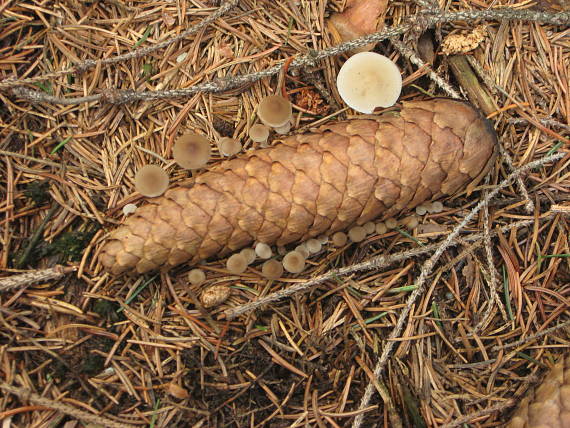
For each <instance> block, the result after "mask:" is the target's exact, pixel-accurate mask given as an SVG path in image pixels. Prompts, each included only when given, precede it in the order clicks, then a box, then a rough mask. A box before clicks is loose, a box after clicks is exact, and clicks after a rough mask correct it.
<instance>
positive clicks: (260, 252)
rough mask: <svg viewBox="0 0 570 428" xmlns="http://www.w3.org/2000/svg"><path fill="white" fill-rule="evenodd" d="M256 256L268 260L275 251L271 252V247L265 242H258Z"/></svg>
mask: <svg viewBox="0 0 570 428" xmlns="http://www.w3.org/2000/svg"><path fill="white" fill-rule="evenodd" d="M255 254H257V256H258V257H259V258H262V259H268V258H270V257H271V256H272V255H273V251H271V247H270V246H269V245H267V244H265V243H263V242H258V243H257V244H256V245H255Z"/></svg>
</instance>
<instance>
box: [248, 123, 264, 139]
mask: <svg viewBox="0 0 570 428" xmlns="http://www.w3.org/2000/svg"><path fill="white" fill-rule="evenodd" d="M249 138H251V140H252V141H254V142H256V143H265V142H266V141H267V139H268V138H269V127H268V126H265V125H262V124H261V123H258V124H257V125H253V126H252V127H251V128H249Z"/></svg>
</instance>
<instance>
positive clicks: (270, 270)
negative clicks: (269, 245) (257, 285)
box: [261, 259, 283, 279]
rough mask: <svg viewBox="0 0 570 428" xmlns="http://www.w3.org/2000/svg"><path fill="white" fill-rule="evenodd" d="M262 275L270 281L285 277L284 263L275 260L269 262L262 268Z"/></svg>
mask: <svg viewBox="0 0 570 428" xmlns="http://www.w3.org/2000/svg"><path fill="white" fill-rule="evenodd" d="M261 274H262V275H263V276H264V277H265V278H268V279H277V278H279V277H281V275H283V263H281V262H278V261H277V260H275V259H271V260H267V261H266V262H265V263H263V265H262V266H261Z"/></svg>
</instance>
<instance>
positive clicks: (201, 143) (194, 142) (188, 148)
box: [172, 132, 211, 169]
mask: <svg viewBox="0 0 570 428" xmlns="http://www.w3.org/2000/svg"><path fill="white" fill-rule="evenodd" d="M210 151H211V147H210V141H209V140H208V139H207V138H206V137H204V136H203V135H198V134H194V133H191V132H188V133H186V134H183V135H181V136H180V137H179V138H178V140H176V143H174V147H172V157H173V158H174V160H175V161H176V163H177V164H178V165H180V166H181V167H182V168H186V169H198V168H202V167H204V166H205V165H206V164H207V163H208V161H209V160H210Z"/></svg>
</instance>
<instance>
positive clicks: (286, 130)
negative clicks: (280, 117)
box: [275, 121, 291, 135]
mask: <svg viewBox="0 0 570 428" xmlns="http://www.w3.org/2000/svg"><path fill="white" fill-rule="evenodd" d="M290 130H291V121H288V122H287V123H286V124H285V125H283V126H280V127H278V128H275V132H277V133H278V134H281V135H285V134H287V133H289V131H290Z"/></svg>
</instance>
